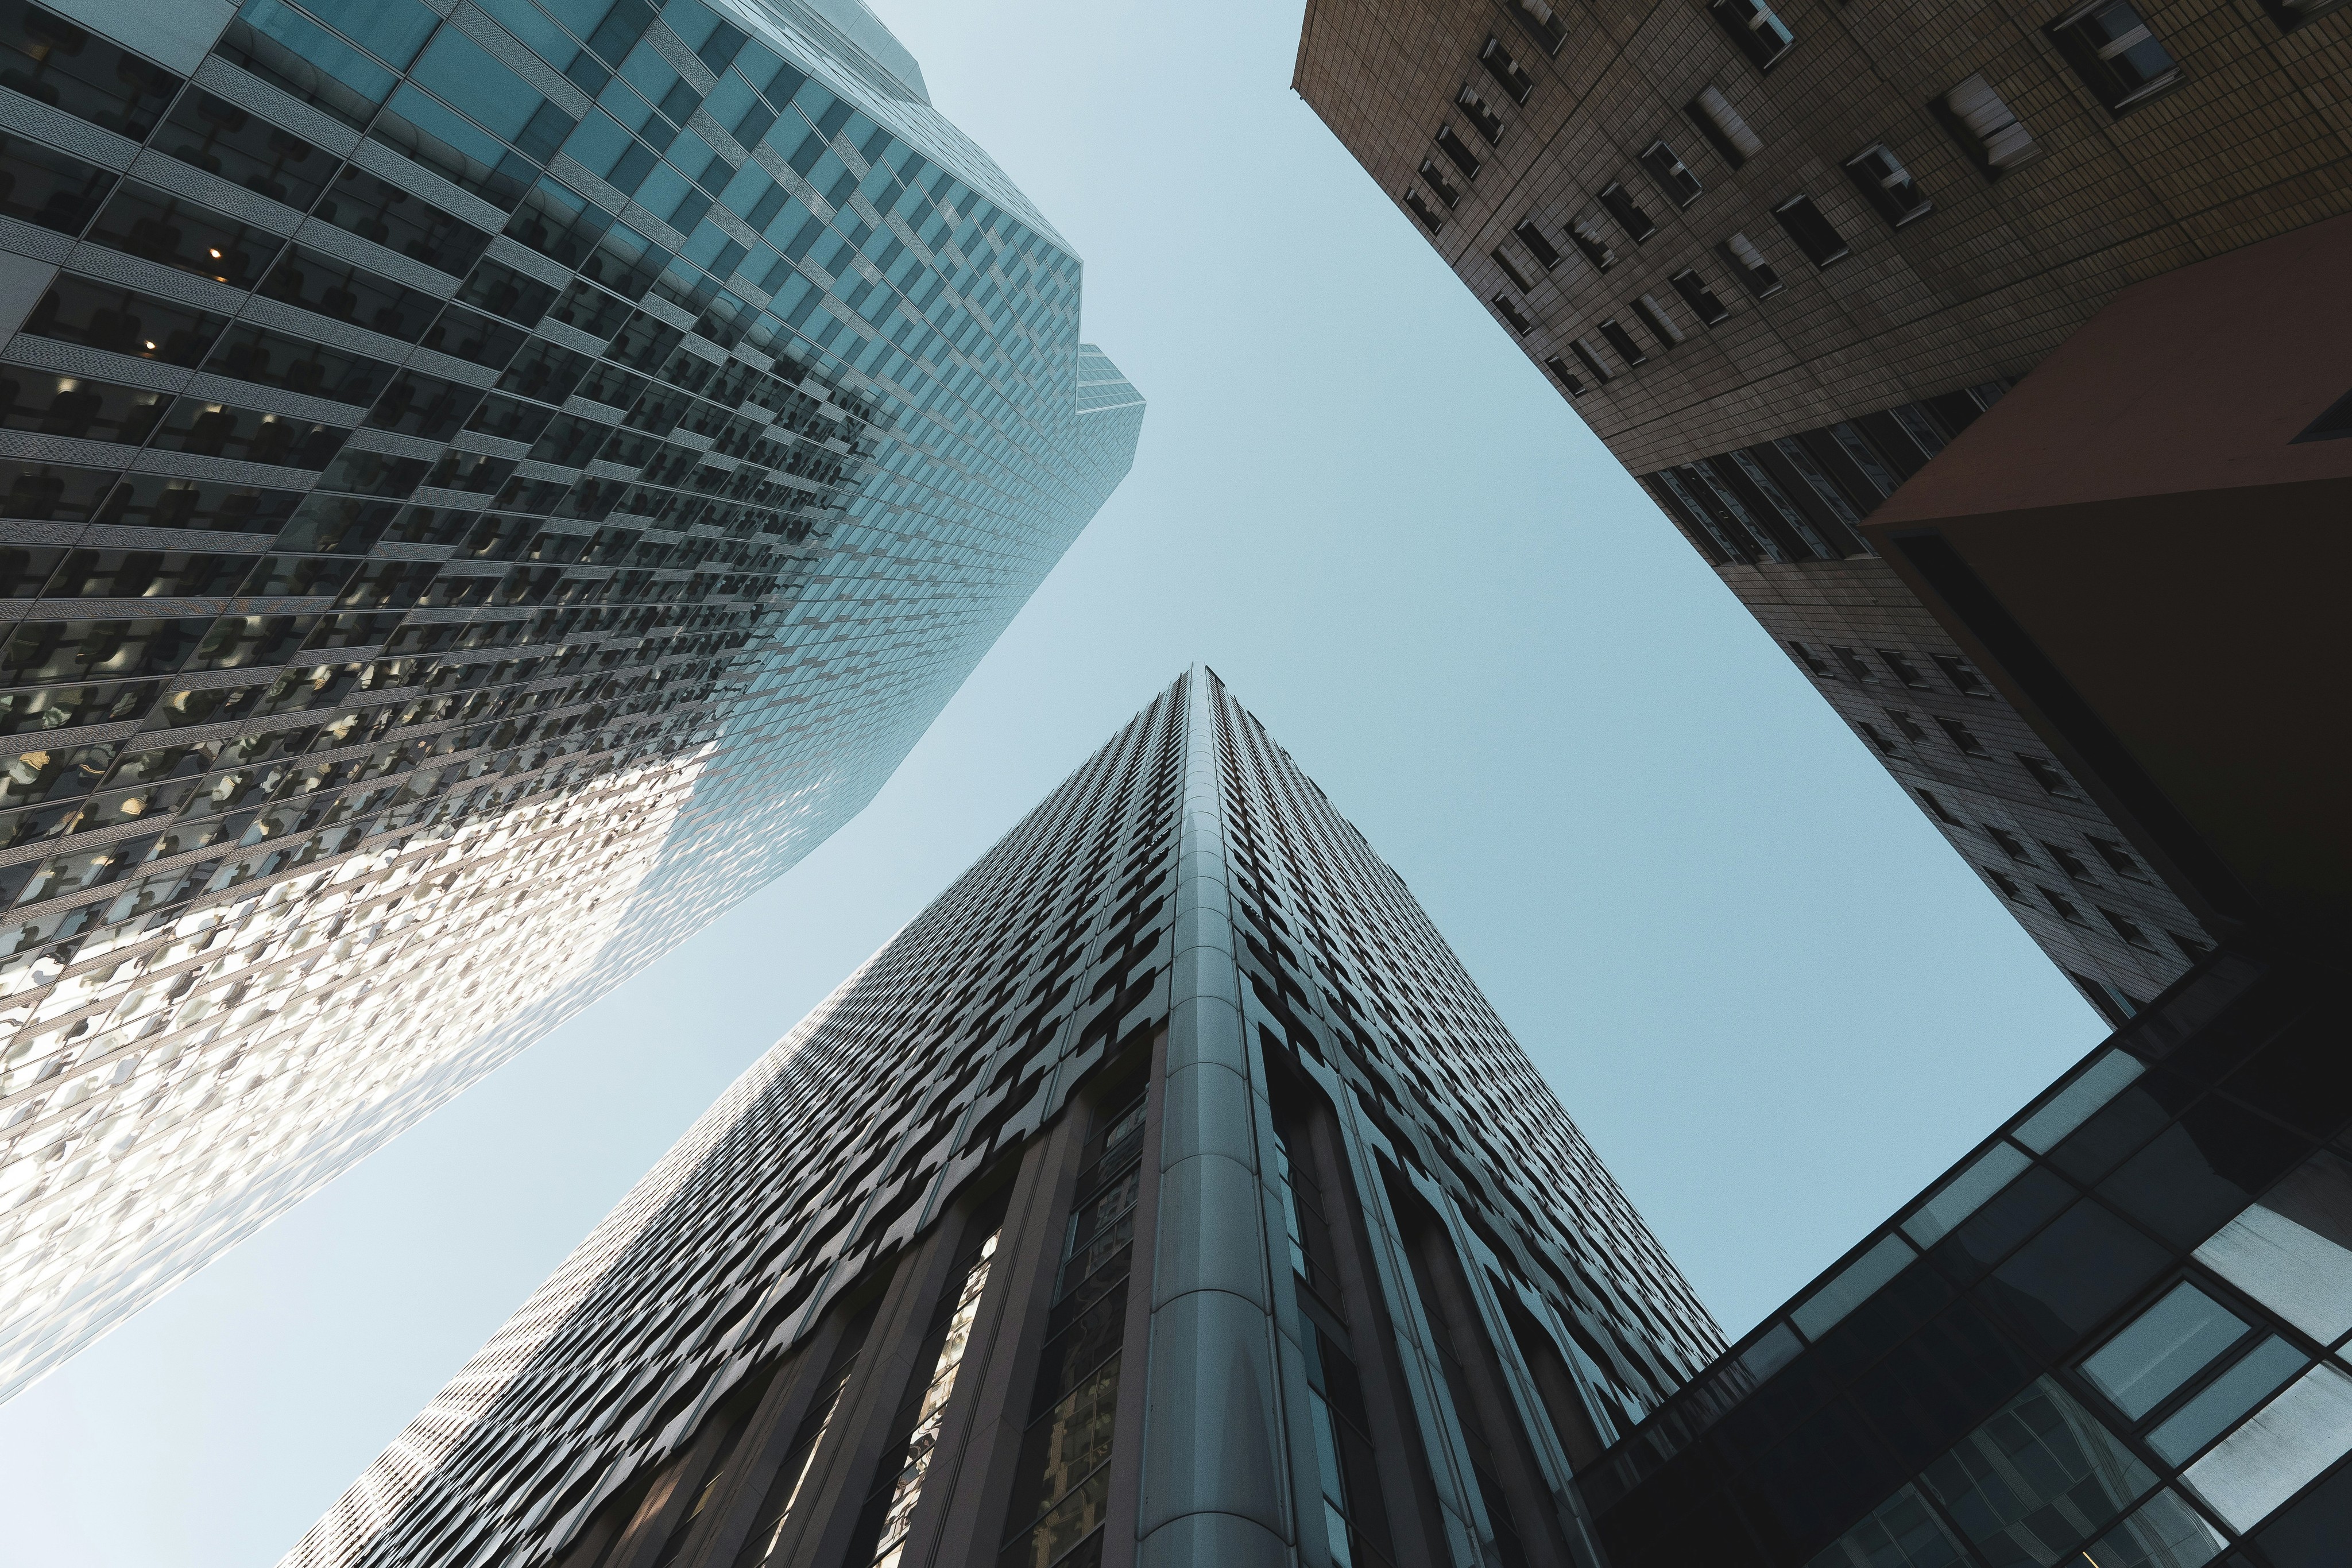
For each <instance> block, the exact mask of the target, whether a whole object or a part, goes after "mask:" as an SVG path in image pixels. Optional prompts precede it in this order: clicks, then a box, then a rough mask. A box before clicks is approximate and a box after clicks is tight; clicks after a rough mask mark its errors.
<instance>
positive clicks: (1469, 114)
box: [1454, 81, 1503, 147]
mask: <svg viewBox="0 0 2352 1568" xmlns="http://www.w3.org/2000/svg"><path fill="white" fill-rule="evenodd" d="M1454 108H1456V109H1458V110H1461V111H1462V115H1463V118H1464V119H1465V120H1469V121H1470V124H1471V125H1472V127H1473V128H1474V129H1475V130H1476V131H1477V132H1478V134H1479V135H1480V136H1482V137H1484V138H1486V145H1487V146H1489V147H1493V146H1495V145H1496V144H1497V143H1499V142H1500V141H1502V140H1503V117H1502V116H1501V115H1499V114H1497V113H1496V112H1495V110H1494V106H1493V105H1491V104H1489V103H1488V102H1487V101H1486V99H1483V98H1481V97H1479V96H1478V89H1475V88H1474V87H1472V86H1471V85H1470V84H1469V83H1468V82H1466V81H1465V82H1464V83H1463V84H1462V90H1460V91H1459V92H1457V93H1455V94H1454Z"/></svg>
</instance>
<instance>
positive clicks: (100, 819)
mask: <svg viewBox="0 0 2352 1568" xmlns="http://www.w3.org/2000/svg"><path fill="white" fill-rule="evenodd" d="M0 160H5V166H0V583H5V597H0V612H5V614H0V621H5V626H0V908H5V922H0V1396H5V1394H7V1393H10V1392H13V1391H14V1390H15V1389H16V1388H18V1387H21V1386H22V1385H23V1384H24V1383H25V1382H26V1380H28V1379H29V1378H31V1377H34V1376H37V1375H39V1374H40V1373H41V1372H42V1371H44V1370H46V1369H47V1367H49V1366H52V1365H54V1364H57V1362H58V1361H59V1360H60V1359H62V1358H63V1357H64V1356H66V1355H68V1354H71V1353H72V1351H73V1350H75V1349H76V1348H78V1347H79V1345H81V1344H83V1343H88V1342H89V1340H90V1339H91V1338H92V1337H94V1336H95V1335H97V1334H99V1333H102V1332H104V1331H105V1330H106V1329H107V1328H108V1327H109V1326H110V1325H111V1324H112V1323H114V1322H119V1321H120V1320H121V1318H122V1317H123V1316H124V1315H125V1314H127V1313H129V1312H132V1311H134V1310H136V1308H137V1307H138V1306H140V1305H141V1304H142V1303H143V1302H144V1301H149V1300H152V1298H153V1297H154V1296H155V1295H156V1294H157V1293H159V1292H160V1291H163V1290H166V1289H168V1288H170V1287H171V1286H172V1285H173V1284H174V1283H176V1282H177V1281H180V1280H181V1279H184V1277H186V1275H187V1274H189V1273H190V1272H191V1271H193V1270H194V1269H196V1268H199V1267H201V1266H202V1265H203V1263H204V1262H205V1260H208V1259H209V1258H211V1257H213V1256H214V1255H215V1254H216V1253H217V1252H218V1251H219V1250H220V1249H222V1248H224V1247H226V1246H228V1245H230V1244H231V1243H233V1242H234V1241H236V1239H238V1238H240V1237H242V1236H243V1235H245V1234H247V1233H248V1232H250V1231H251V1230H252V1229H253V1228H256V1227H257V1226H258V1225H260V1224H262V1223H264V1222H265V1221H267V1220H268V1218H271V1217H272V1216H273V1215H276V1214H278V1213H279V1212H282V1211H283V1210H284V1209H285V1208H286V1207H288V1206H289V1204H291V1203H293V1202H295V1201H297V1200H298V1199H299V1198H300V1197H302V1196H303V1195H304V1194H305V1193H307V1192H309V1191H310V1190H311V1189H312V1188H314V1187H316V1186H318V1185H319V1184H320V1183H321V1182H324V1181H325V1180H327V1179H328V1178H330V1177H331V1176H333V1175H335V1174H336V1173H337V1172H338V1171H340V1170H341V1169H344V1168H346V1167H347V1166H350V1165H351V1164H352V1162H353V1161H355V1160H357V1159H358V1158H360V1157H361V1156H362V1155H364V1154H366V1153H367V1152H368V1151H369V1150H370V1149H372V1148H373V1147H375V1146H376V1145H380V1144H382V1143H383V1142H384V1141H385V1140H386V1139H388V1138H390V1137H392V1136H393V1135H394V1134H397V1133H398V1132H399V1131H401V1130H402V1129H403V1128H404V1127H406V1126H408V1125H410V1124H413V1123H414V1122H415V1120H416V1119H417V1118H418V1117H420V1116H422V1115H424V1114H425V1113H426V1112H428V1111H430V1110H431V1109H432V1108H433V1107H434V1106H436V1105H437V1104H439V1103H442V1102H444V1101H446V1099H447V1098H448V1097H449V1096H451V1095H452V1094H454V1093H456V1092H458V1091H459V1090H461V1089H462V1088H464V1087H465V1086H466V1085H467V1083H469V1082H472V1081H473V1080H474V1079H476V1078H477V1077H478V1076H479V1075H480V1074H481V1073H483V1072H484V1071H488V1069H489V1068H491V1067H493V1066H495V1065H496V1064H497V1063H498V1062H499V1061H502V1060H504V1059H506V1058H507V1057H509V1056H510V1055H511V1054H512V1053H513V1052H514V1051H518V1050H520V1049H521V1048H522V1047H523V1046H524V1045H526V1044H528V1043H529V1042H530V1040H533V1039H535V1038H537V1037H538V1036H539V1035H540V1034H541V1033H543V1032H544V1031H545V1030H547V1029H549V1028H551V1026H552V1025H553V1024H554V1023H556V1022H558V1021H560V1020H561V1019H563V1018H564V1017H566V1016H568V1015H569V1014H571V1013H572V1012H573V1011H575V1010H577V1009H579V1008H580V1007H582V1006H583V1005H585V1004H586V1003H587V1002H588V1001H589V1000H591V999H593V998H594V997H596V996H597V995H599V994H601V993H602V992H603V991H604V989H606V988H609V987H611V986H612V985H614V983H616V982H617V981H618V980H620V979H622V978H624V977H626V976H627V975H628V974H630V973H631V972H633V971H634V970H635V969H636V968H638V967H641V966H642V965H643V964H644V963H646V961H647V960H648V959H650V958H651V957H652V956H655V955H656V954H658V953H660V952H661V951H663V950H664V949H665V948H667V946H670V945H671V944H673V943H675V942H676V941H677V940H678V939H679V938H680V937H682V936H685V935H686V934H687V933H688V932H690V931H692V930H694V929H696V928H697V927H698V926H699V925H702V924H703V923H704V922H706V921H708V920H709V919H710V918H712V917H713V916H715V915H717V914H719V912H720V911H721V910H723V909H725V908H726V907H727V906H728V905H729V904H732V903H733V902H734V901H736V900H737V899H739V898H740V897H742V896H743V895H744V894H748V893H750V892H751V891H752V890H753V889H755V888H757V887H760V886H761V885H762V884H764V883H767V882H768V881H770V880H771V879H772V878H773V877H774V876H775V875H777V874H778V873H781V872H782V870H784V869H785V868H786V867H787V866H789V865H791V864H792V863H793V862H794V861H796V860H797V859H798V858H799V857H800V856H801V855H803V854H804V853H806V852H807V851H808V850H809V849H810V848H811V847H812V846H813V845H814V844H815V843H817V842H818V841H821V840H822V839H823V838H824V836H825V835H826V834H827V833H829V832H830V831H832V830H833V829H834V828H835V827H836V826H837V825H839V823H840V822H841V821H844V820H845V818H846V817H847V816H849V815H850V814H851V813H852V812H854V811H856V810H857V809H858V808H859V807H861V806H862V805H863V804H864V803H865V802H866V800H868V799H870V798H871V796H872V794H873V792H874V791H875V789H877V788H878V787H879V786H880V784H881V782H882V780H883V779H885V778H887V775H888V774H889V772H890V770H891V768H894V767H895V766H896V765H897V763H898V759H899V758H901V757H903V756H904V755H905V754H906V751H907V749H908V747H910V746H911V745H912V744H913V743H914V740H915V738H916V737H918V736H919V734H920V733H921V731H922V730H923V728H924V727H925V726H926V725H927V724H928V723H929V720H930V718H931V716H933V715H934V714H936V713H937V712H938V711H939V709H940V706H941V705H943V704H944V703H945V701H946V700H947V698H948V696H949V695H950V693H952V692H953V690H954V689H955V687H956V686H957V685H958V684H959V683H960V682H961V680H962V678H963V676H964V674H965V673H966V672H968V671H969V670H970V669H971V666H972V664H974V663H975V662H976V661H977V660H978V659H979V657H980V656H981V654H982V653H983V652H984V651H985V650H986V648H987V647H988V646H989V644H990V643H992V641H993V640H994V638H995V636H996V634H997V633H998V632H999V631H1001V630H1002V628H1003V626H1004V624H1005V623H1006V622H1007V621H1008V620H1009V619H1010V618H1011V617H1012V615H1013V612H1015V611H1016V610H1017V609H1018V608H1019V607H1020V605H1021V604H1022V603H1023V602H1024V601H1025V600H1026V598H1027V597H1028V595H1029V593H1030V591H1032V590H1033V589H1034V587H1035V585H1036V584H1037V583H1038V581H1039V580H1042V578H1043V577H1044V575H1045V572H1046V571H1047V570H1049V569H1050V568H1051V566H1052V565H1053V563H1054V561H1055V559H1057V558H1058V557H1059V556H1060V554H1061V552H1062V551H1063V550H1064V549H1066V547H1067V545H1068V544H1069V542H1070V540H1071V539H1072V538H1074V537H1075V536H1076V533H1077V531H1078V530H1079V529H1080V528H1082V527H1084V525H1085V524H1086V522H1087V519H1088V517H1091V516H1092V515H1093V513H1094V511H1095V510H1096V508H1097V507H1098V506H1100V504H1101V503H1102V501H1103V500H1104V499H1105V498H1106V497H1108V494H1109V493H1110V491H1111V489H1112V488H1113V486H1116V485H1117V483H1118V480H1119V478H1120V476H1122V475H1123V474H1124V473H1125V472H1126V470H1127V467H1128V465H1129V460H1130V458H1131V456H1132V454H1133V449H1134V443H1135V438H1136V434H1137V431H1138V429H1139V423H1140V419H1141V413H1142V402H1141V400H1140V398H1139V397H1138V396H1137V395H1136V393H1135V392H1134V391H1133V389H1132V388H1130V387H1129V385H1128V384H1127V382H1125V381H1124V379H1123V378H1121V377H1120V375H1119V373H1118V371H1117V370H1116V369H1115V368H1113V367H1112V366H1111V364H1110V362H1109V361H1108V360H1107V359H1105V358H1104V357H1103V356H1102V354H1101V353H1100V352H1099V350H1096V349H1094V348H1092V347H1091V346H1089V345H1086V344H1082V343H1081V342H1080V341H1079V340H1078V312H1079V293H1080V266H1079V262H1078V259H1077V257H1076V256H1075V255H1074V254H1073V253H1072V252H1071V250H1070V248H1069V246H1067V245H1066V243H1065V242H1064V241H1063V240H1062V239H1061V238H1060V236H1059V235H1056V234H1055V232H1054V230H1053V228H1052V227H1051V225H1048V224H1047V223H1046V222H1045V219H1044V218H1043V217H1041V216H1040V215H1039V214H1037V213H1036V212H1035V211H1034V209H1033V208H1032V207H1031V206H1030V204H1028V202H1027V201H1026V200H1025V199H1024V197H1023V196H1022V194H1021V193H1020V192H1019V191H1018V190H1016V189H1015V188H1014V187H1013V184H1012V183H1011V182H1010V181H1008V180H1007V179H1006V178H1005V177H1004V175H1003V172H1001V171H999V170H998V169H997V168H996V167H995V166H994V164H993V163H992V162H990V161H989V159H988V158H987V156H986V155H985V154H984V153H982V152H981V151H980V150H979V149H978V148H976V147H974V146H973V145H972V144H971V142H970V141H967V140H966V139H965V138H964V137H963V136H962V135H961V133H959V132H958V131H956V130H955V128H954V127H952V126H951V125H950V124H948V123H947V122H946V121H945V120H943V119H941V118H940V115H939V114H938V113H937V111H936V110H933V109H932V108H931V107H930V104H929V99H928V98H927V96H926V94H925V90H924V88H923V82H922V74H921V71H920V69H919V68H918V67H917V66H916V64H915V62H914V61H913V60H912V59H911V58H910V57H908V55H907V52H906V50H905V49H904V48H903V47H900V46H899V45H898V42H897V41H896V40H895V39H894V38H892V37H890V36H889V35H888V33H887V32H886V31H884V30H883V29H882V28H881V27H880V26H879V25H878V24H877V23H875V22H874V20H873V18H872V17H871V16H869V15H867V14H866V12H865V11H864V10H863V8H862V7H860V6H858V5H855V4H854V3H853V4H843V3H823V0H821V3H820V4H818V5H815V6H814V8H812V7H811V6H809V5H802V4H800V3H799V0H759V3H757V4H736V3H735V0H712V3H711V4H709V5H706V4H704V3H703V0H668V4H667V5H663V6H660V7H659V15H658V16H656V6H655V5H649V4H646V3H645V0H547V4H545V5H538V4H534V3H532V0H487V3H484V4H475V3H472V0H468V3H467V4H463V5H455V6H454V7H453V6H452V5H448V4H446V0H435V3H434V4H431V5H423V4H417V3H416V0H302V3H301V4H300V5H293V4H288V3H284V0H250V3H248V4H247V5H244V6H243V7H242V8H241V9H233V8H232V7H230V6H229V5H223V4H219V3H218V0H173V3H171V4H157V5H117V4H113V3H111V0H57V5H56V6H55V7H44V6H42V5H30V4H27V5H12V6H10V7H9V8H8V9H7V12H6V15H5V18H0Z"/></svg>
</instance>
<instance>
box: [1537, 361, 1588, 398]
mask: <svg viewBox="0 0 2352 1568" xmlns="http://www.w3.org/2000/svg"><path fill="white" fill-rule="evenodd" d="M1544 369H1546V370H1548V371H1550V372H1551V373H1552V375H1553V377H1554V378H1555V379H1556V380H1558V381H1559V384H1560V385H1561V386H1564V387H1566V388H1567V389H1568V395H1569V396H1570V397H1582V396H1583V395H1584V383H1583V382H1581V381H1580V380H1578V379H1577V375H1576V372H1575V371H1571V370H1570V369H1569V368H1568V361H1566V360H1563V359H1561V358H1560V357H1559V355H1558V354H1554V355H1552V356H1551V357H1550V358H1549V359H1547V360H1546V361H1544Z"/></svg>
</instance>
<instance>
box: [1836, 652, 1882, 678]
mask: <svg viewBox="0 0 2352 1568" xmlns="http://www.w3.org/2000/svg"><path fill="white" fill-rule="evenodd" d="M1830 652H1831V653H1832V654H1834V655H1836V658H1837V662H1838V663H1839V664H1843V665H1844V666H1845V673H1846V674H1849V675H1852V676H1853V678H1854V679H1855V680H1857V681H1860V682H1861V683H1862V684H1863V685H1867V686H1874V685H1877V684H1878V672H1877V671H1875V670H1874V669H1872V668H1871V667H1870V666H1869V665H1868V664H1864V663H1863V662H1862V655H1861V654H1859V653H1855V652H1854V651H1853V649H1851V648H1840V647H1837V646H1835V645H1832V647H1831V649H1830Z"/></svg>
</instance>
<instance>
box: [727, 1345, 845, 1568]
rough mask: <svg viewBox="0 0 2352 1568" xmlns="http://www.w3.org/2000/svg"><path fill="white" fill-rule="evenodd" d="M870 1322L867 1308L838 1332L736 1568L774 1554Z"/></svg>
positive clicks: (762, 1564) (758, 1564) (760, 1567)
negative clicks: (820, 1381)
mask: <svg viewBox="0 0 2352 1568" xmlns="http://www.w3.org/2000/svg"><path fill="white" fill-rule="evenodd" d="M873 1323H874V1313H873V1310H872V1309H871V1308H868V1309H867V1310H866V1311H865V1312H861V1313H859V1314H858V1316H857V1318H856V1321H855V1322H852V1323H851V1324H850V1325H849V1327H848V1329H847V1330H846V1331H845V1333H843V1335H842V1345H841V1348H840V1349H839V1350H838V1351H835V1353H834V1358H833V1364H832V1365H831V1366H830V1367H828V1368H827V1369H826V1372H825V1381H824V1387H823V1388H822V1389H820V1390H819V1392H818V1394H817V1396H816V1398H815V1399H814V1400H813V1401H812V1402H811V1403H810V1406H809V1411H808V1414H807V1415H806V1416H803V1417H802V1418H801V1425H800V1429H799V1430H798V1431H797V1432H795V1433H793V1444H792V1447H791V1448H787V1449H785V1450H784V1458H783V1463H782V1464H781V1465H779V1466H778V1467H777V1468H776V1476H775V1479H773V1480H772V1481H771V1482H769V1483H768V1495H767V1496H766V1497H765V1498H763V1499H761V1504H760V1514H759V1520H758V1522H757V1523H755V1524H753V1525H752V1527H751V1537H750V1539H749V1540H748V1541H746V1542H744V1546H743V1550H742V1552H740V1553H739V1554H738V1555H737V1557H736V1559H735V1568H766V1564H767V1563H769V1562H770V1561H771V1560H772V1559H775V1558H777V1556H778V1552H777V1548H778V1547H779V1546H780V1545H781V1544H782V1541H783V1537H784V1525H785V1523H786V1521H789V1520H790V1519H791V1518H792V1516H793V1506H794V1505H795V1504H797V1503H798V1502H799V1501H800V1498H801V1491H802V1489H803V1488H804V1487H805V1486H806V1485H807V1484H808V1478H809V1470H810V1469H811V1468H812V1467H813V1466H814V1464H815V1462H816V1456H817V1450H818V1449H820V1448H823V1447H824V1439H825V1435H826V1434H827V1433H828V1432H830V1431H832V1430H833V1417H834V1413H835V1411H836V1410H838V1409H839V1408H840V1407H841V1396H842V1391H843V1390H844V1389H845V1388H847V1387H848V1386H849V1379H850V1377H851V1375H853V1374H854V1373H856V1370H857V1357H858V1353H859V1352H860V1351H861V1350H863V1349H864V1348H865V1345H866V1331H867V1330H868V1329H870V1328H871V1327H872V1326H873Z"/></svg>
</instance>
